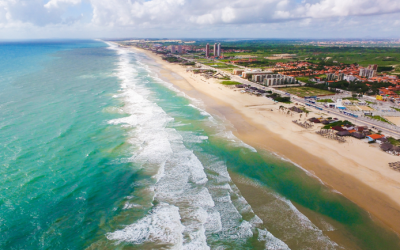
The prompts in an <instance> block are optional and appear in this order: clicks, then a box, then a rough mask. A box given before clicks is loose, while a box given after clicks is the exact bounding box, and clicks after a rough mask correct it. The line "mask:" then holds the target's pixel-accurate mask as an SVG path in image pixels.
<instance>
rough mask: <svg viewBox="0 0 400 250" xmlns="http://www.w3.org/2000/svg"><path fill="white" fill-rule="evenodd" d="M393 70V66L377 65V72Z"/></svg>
mask: <svg viewBox="0 0 400 250" xmlns="http://www.w3.org/2000/svg"><path fill="white" fill-rule="evenodd" d="M392 70H394V68H393V66H379V67H378V70H377V71H378V72H388V71H392Z"/></svg>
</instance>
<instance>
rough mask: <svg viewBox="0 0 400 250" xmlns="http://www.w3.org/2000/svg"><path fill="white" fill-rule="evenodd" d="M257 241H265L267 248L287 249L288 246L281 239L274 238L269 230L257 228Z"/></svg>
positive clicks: (273, 249) (269, 249)
mask: <svg viewBox="0 0 400 250" xmlns="http://www.w3.org/2000/svg"><path fill="white" fill-rule="evenodd" d="M258 241H263V242H265V249H267V250H288V249H289V247H288V245H286V244H285V243H284V242H283V241H281V240H279V239H277V238H275V237H274V236H273V235H272V234H271V233H270V232H268V231H266V230H262V229H258Z"/></svg>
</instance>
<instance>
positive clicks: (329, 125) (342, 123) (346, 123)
mask: <svg viewBox="0 0 400 250" xmlns="http://www.w3.org/2000/svg"><path fill="white" fill-rule="evenodd" d="M342 125H354V124H353V123H351V122H349V121H348V120H344V121H337V122H334V123H331V124H327V125H325V126H324V127H322V128H323V129H330V128H331V127H334V126H342Z"/></svg>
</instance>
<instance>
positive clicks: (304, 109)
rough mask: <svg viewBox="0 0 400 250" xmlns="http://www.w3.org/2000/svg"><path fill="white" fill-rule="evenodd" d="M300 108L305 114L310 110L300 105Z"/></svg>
mask: <svg viewBox="0 0 400 250" xmlns="http://www.w3.org/2000/svg"><path fill="white" fill-rule="evenodd" d="M300 109H301V110H303V112H304V113H306V114H308V113H310V112H311V111H310V110H308V109H306V108H305V107H300Z"/></svg>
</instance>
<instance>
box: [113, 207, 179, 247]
mask: <svg viewBox="0 0 400 250" xmlns="http://www.w3.org/2000/svg"><path fill="white" fill-rule="evenodd" d="M183 230H184V226H183V225H182V224H181V217H180V215H179V209H178V208H177V207H175V206H172V205H168V204H166V203H160V204H159V205H157V206H156V207H154V208H153V210H152V211H151V212H150V213H149V214H148V215H147V216H146V217H144V218H143V219H141V220H139V221H137V222H136V223H134V224H132V225H130V226H127V227H126V228H124V229H122V230H118V231H115V232H113V233H108V234H107V238H108V239H109V240H116V241H117V244H118V243H120V242H122V241H124V242H130V243H134V244H141V243H144V242H148V241H151V242H156V243H163V244H170V245H171V246H173V249H181V248H182V244H183V237H182V232H183Z"/></svg>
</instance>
